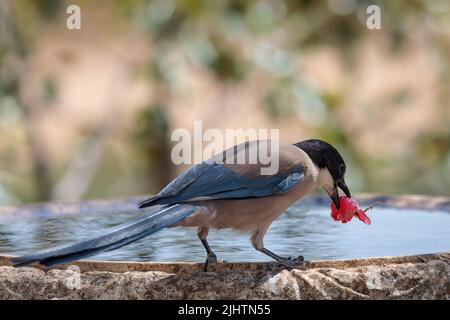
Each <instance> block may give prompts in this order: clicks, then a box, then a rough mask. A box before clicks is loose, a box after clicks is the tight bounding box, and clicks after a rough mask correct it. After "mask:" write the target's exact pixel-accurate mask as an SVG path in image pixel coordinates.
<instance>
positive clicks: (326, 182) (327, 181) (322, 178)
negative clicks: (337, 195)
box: [317, 168, 334, 192]
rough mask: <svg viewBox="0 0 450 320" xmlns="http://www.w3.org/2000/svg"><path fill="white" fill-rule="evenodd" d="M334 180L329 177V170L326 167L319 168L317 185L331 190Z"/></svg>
mask: <svg viewBox="0 0 450 320" xmlns="http://www.w3.org/2000/svg"><path fill="white" fill-rule="evenodd" d="M333 185H334V180H333V177H331V174H330V171H328V169H327V168H324V169H319V179H318V180H317V186H318V187H319V188H326V189H327V190H328V191H331V192H332V191H333Z"/></svg>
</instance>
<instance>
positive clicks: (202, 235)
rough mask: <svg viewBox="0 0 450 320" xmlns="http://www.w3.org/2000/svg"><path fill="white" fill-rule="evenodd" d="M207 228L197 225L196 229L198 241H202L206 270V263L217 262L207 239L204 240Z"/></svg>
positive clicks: (206, 268)
mask: <svg viewBox="0 0 450 320" xmlns="http://www.w3.org/2000/svg"><path fill="white" fill-rule="evenodd" d="M208 231H209V230H208V228H206V227H199V228H198V230H197V235H198V238H199V239H200V241H201V242H202V244H203V246H204V247H205V250H206V254H207V256H206V261H205V271H208V265H209V264H210V263H217V256H216V254H215V253H214V252H213V251H212V250H211V247H210V246H209V243H208V241H207V240H206V237H207V236H208Z"/></svg>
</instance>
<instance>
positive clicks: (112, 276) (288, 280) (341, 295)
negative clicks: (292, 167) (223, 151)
mask: <svg viewBox="0 0 450 320" xmlns="http://www.w3.org/2000/svg"><path fill="white" fill-rule="evenodd" d="M8 263H9V257H0V299H450V254H449V253H441V254H429V255H419V256H408V257H392V258H389V257H386V258H374V259H357V260H334V261H313V262H308V263H305V265H304V266H302V268H300V269H294V270H285V269H282V268H280V267H279V266H277V265H275V264H271V263H237V264H232V263H226V264H216V265H213V267H212V268H211V271H209V272H203V271H201V267H202V266H201V265H200V264H194V263H192V264H189V263H184V264H183V263H172V264H170V263H166V264H161V263H119V262H93V261H81V262H78V263H77V264H76V265H77V266H78V267H79V269H80V270H81V273H78V272H77V271H73V270H67V269H51V270H46V271H45V270H43V269H38V268H34V267H23V268H13V267H11V266H8V265H7V264H8ZM1 265H3V266H1ZM62 268H67V266H63V267H62ZM71 268H72V269H73V268H74V267H71ZM75 269H76V267H75ZM100 269H103V271H101V270H100ZM133 270H138V271H133Z"/></svg>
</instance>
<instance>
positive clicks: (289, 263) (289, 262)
mask: <svg viewBox="0 0 450 320" xmlns="http://www.w3.org/2000/svg"><path fill="white" fill-rule="evenodd" d="M304 261H305V259H304V258H303V256H298V257H297V258H295V259H292V258H291V257H287V258H283V259H281V260H279V261H278V262H279V263H280V264H282V265H284V266H286V267H288V268H290V269H293V268H295V267H298V266H300V265H301V264H303V262H304Z"/></svg>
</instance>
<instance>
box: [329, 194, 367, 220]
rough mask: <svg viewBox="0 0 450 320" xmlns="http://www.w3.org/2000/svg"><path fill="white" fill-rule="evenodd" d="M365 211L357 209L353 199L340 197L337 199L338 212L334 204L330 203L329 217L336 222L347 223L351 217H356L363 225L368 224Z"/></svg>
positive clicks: (356, 203)
mask: <svg viewBox="0 0 450 320" xmlns="http://www.w3.org/2000/svg"><path fill="white" fill-rule="evenodd" d="M367 210H368V209H366V210H361V209H359V208H358V202H356V200H355V199H352V198H349V197H345V196H342V197H340V198H339V210H338V209H337V208H336V206H335V205H334V203H331V217H332V218H333V219H334V220H336V221H341V222H342V223H347V222H349V221H350V220H352V218H353V217H357V218H358V219H359V220H361V221H362V222H364V223H365V224H370V223H371V221H370V218H369V217H368V216H367V215H366V212H365V211H367Z"/></svg>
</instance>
